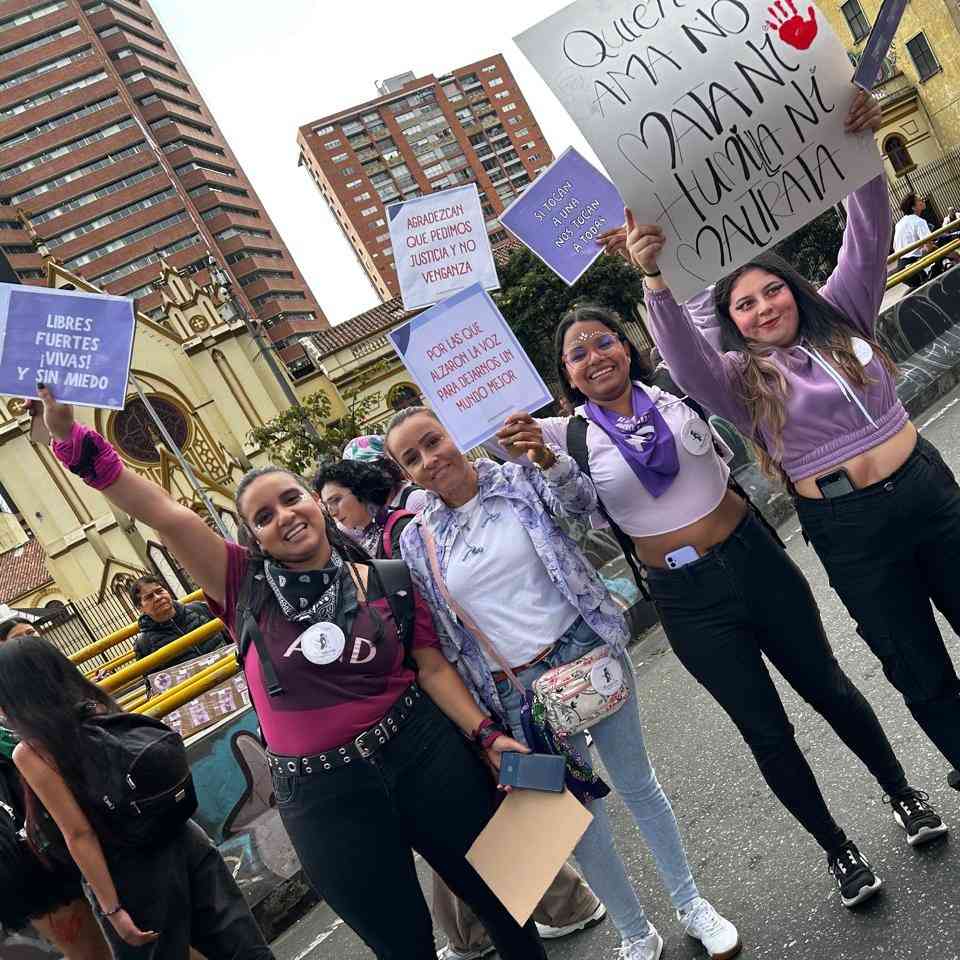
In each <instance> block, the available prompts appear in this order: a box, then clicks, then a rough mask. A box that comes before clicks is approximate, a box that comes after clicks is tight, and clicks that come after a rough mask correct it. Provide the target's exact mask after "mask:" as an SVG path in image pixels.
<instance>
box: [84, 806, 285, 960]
mask: <svg viewBox="0 0 960 960" xmlns="http://www.w3.org/2000/svg"><path fill="white" fill-rule="evenodd" d="M106 857H107V864H108V866H109V867H110V873H111V876H112V877H113V882H114V885H115V886H116V888H117V895H118V896H119V898H120V902H121V903H122V904H123V906H124V908H125V909H126V911H127V913H129V914H130V916H131V918H132V919H133V922H134V923H135V924H136V925H137V926H138V927H139V928H140V929H141V930H155V931H156V932H157V933H159V934H160V939H159V940H157V941H156V942H155V943H151V944H147V945H146V946H144V947H131V946H128V945H127V944H126V943H124V942H123V941H122V940H121V939H120V937H119V936H118V935H117V932H116V931H115V930H114V929H113V925H112V924H111V923H110V920H109V919H108V918H106V917H104V916H102V914H101V911H100V905H99V904H98V903H97V898H96V897H95V896H94V895H93V893H92V891H91V890H90V888H89V887H88V886H87V885H86V884H85V885H84V892H85V893H86V894H87V898H88V899H89V900H90V903H91V905H92V906H93V909H94V913H95V914H96V917H97V920H98V922H99V923H100V926H101V927H102V928H103V932H104V935H105V936H106V938H107V942H108V943H109V945H110V949H111V951H112V952H113V956H114V960H185V958H186V957H187V955H188V953H189V948H190V947H191V946H194V947H196V948H197V950H199V951H200V952H201V953H202V954H203V955H204V956H205V957H206V958H207V960H273V953H272V952H271V950H270V948H269V947H268V946H267V944H266V941H265V940H264V939H263V934H261V933H260V928H259V927H258V926H257V922H256V920H254V919H253V914H252V913H251V912H250V908H249V907H248V906H247V901H246V900H244V898H243V894H242V893H241V892H240V888H239V887H238V886H237V883H236V881H235V880H234V879H233V874H232V873H231V872H230V868H229V867H228V866H227V865H226V863H224V861H223V857H222V856H220V851H219V850H217V848H216V847H215V846H214V845H213V843H212V842H211V840H210V838H209V837H208V836H207V835H206V833H204V832H203V830H202V829H201V828H200V827H198V826H197V825H196V824H195V823H194V822H193V821H192V820H190V821H188V822H187V823H186V824H185V826H184V827H183V829H182V830H181V831H180V833H179V834H178V835H177V836H176V837H174V838H173V839H172V840H171V841H170V842H169V843H167V844H164V845H163V846H162V847H150V848H149V849H145V850H136V851H130V852H107V853H106Z"/></svg>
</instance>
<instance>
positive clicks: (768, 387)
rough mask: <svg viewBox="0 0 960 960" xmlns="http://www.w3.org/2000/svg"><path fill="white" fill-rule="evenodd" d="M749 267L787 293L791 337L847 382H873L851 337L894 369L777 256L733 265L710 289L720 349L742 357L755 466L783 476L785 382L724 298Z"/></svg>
mask: <svg viewBox="0 0 960 960" xmlns="http://www.w3.org/2000/svg"><path fill="white" fill-rule="evenodd" d="M749 270H764V271H766V272H767V273H772V274H773V275H774V276H776V277H779V278H780V279H781V280H782V281H783V282H784V283H785V284H786V285H787V286H788V287H789V288H790V292H791V293H792V294H793V298H794V300H795V301H796V304H797V316H798V317H799V320H800V323H799V326H798V328H797V339H798V340H804V341H806V342H807V343H809V344H810V345H811V346H812V347H814V348H816V350H817V351H819V352H820V353H823V354H825V355H826V356H828V357H832V358H833V359H834V361H835V362H836V364H837V366H838V367H839V368H840V371H841V372H842V373H843V375H844V377H845V378H846V379H847V381H848V382H849V383H851V384H853V385H855V386H857V387H860V388H861V389H864V388H866V387H867V385H868V384H870V383H871V382H873V381H872V380H871V378H870V377H868V376H867V373H866V371H865V370H864V367H863V365H862V364H861V363H860V361H859V360H858V359H857V356H856V354H855V353H854V352H853V343H852V338H853V336H854V335H856V336H858V337H859V338H860V339H861V340H865V341H866V342H867V343H869V344H870V346H871V347H872V349H873V352H874V355H875V356H876V357H878V358H879V360H880V362H881V363H882V364H883V366H884V367H885V368H886V369H887V370H888V371H889V372H890V374H891V375H893V376H896V373H897V368H896V366H895V365H894V363H893V361H892V360H891V359H890V357H889V355H888V354H887V353H886V352H885V351H884V350H883V348H882V347H881V346H880V344H879V343H877V342H876V341H875V340H874V339H872V338H871V337H866V336H864V335H863V334H862V333H860V331H858V330H857V329H856V328H855V327H854V325H853V323H852V322H851V321H850V319H849V318H848V317H847V315H846V314H845V313H843V311H841V310H838V309H837V308H836V307H835V306H834V305H833V304H832V303H830V301H829V300H827V299H825V298H824V297H822V296H821V295H820V294H819V292H818V291H817V288H816V287H814V285H813V284H812V283H810V281H809V280H807V278H806V277H804V276H803V275H801V274H800V273H798V272H797V271H796V270H794V269H793V267H791V266H790V264H788V263H787V262H786V261H785V260H784V259H783V258H782V257H779V256H777V254H775V253H772V252H767V253H762V254H760V256H758V257H755V258H754V259H753V260H750V261H749V262H748V263H745V264H744V265H743V266H742V267H738V268H737V269H736V270H734V271H733V272H732V273H730V274H728V275H727V276H726V277H724V278H723V279H722V280H720V281H718V282H717V285H716V286H715V287H714V290H713V303H714V308H715V309H716V312H717V317H718V319H719V321H720V332H721V347H722V349H724V350H727V351H736V352H738V353H740V354H742V355H743V358H744V363H743V366H742V367H741V370H740V383H739V389H740V399H741V400H742V401H743V402H744V403H745V404H746V405H747V408H748V409H749V410H750V420H751V423H750V426H751V432H752V434H753V437H754V438H755V439H754V446H755V447H756V449H757V458H758V460H759V462H760V466H761V467H762V468H763V470H764V472H765V473H766V474H767V475H768V476H772V477H774V478H776V479H780V480H785V479H786V476H785V474H784V471H783V468H782V467H781V466H780V460H781V459H782V456H783V430H784V427H785V426H786V419H787V414H786V401H787V392H788V387H787V381H786V378H785V377H784V375H783V373H782V372H781V371H780V369H779V367H777V365H776V364H775V363H774V362H773V360H772V359H771V358H770V353H771V352H772V351H771V350H770V349H769V348H765V347H764V346H763V345H761V344H756V343H753V342H752V341H749V340H747V339H746V338H745V337H744V335H743V334H742V333H741V332H740V329H739V328H738V327H737V325H736V323H734V321H733V318H732V317H731V316H730V300H731V296H732V294H733V288H734V286H735V285H736V283H737V281H738V280H739V279H740V278H741V277H742V276H743V275H744V274H745V273H747V271H749ZM761 427H764V428H765V429H766V430H767V432H768V434H770V435H772V436H773V437H774V443H773V447H772V449H767V448H766V447H765V446H764V445H763V444H762V442H758V441H757V440H756V438H758V437H760V428H761Z"/></svg>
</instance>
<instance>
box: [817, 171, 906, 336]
mask: <svg viewBox="0 0 960 960" xmlns="http://www.w3.org/2000/svg"><path fill="white" fill-rule="evenodd" d="M892 223H893V217H892V215H891V213H890V196H889V194H888V192H887V181H886V178H885V177H884V176H883V174H880V176H878V177H874V178H873V180H871V181H870V182H869V183H865V184H864V185H863V186H862V187H860V189H859V190H856V191H854V192H853V193H852V194H850V196H849V197H848V198H847V225H846V227H845V228H844V231H843V245H842V246H841V247H840V253H839V254H838V255H837V266H836V269H835V270H834V271H833V273H831V274H830V278H829V279H828V280H827V282H826V283H825V284H824V285H823V286H822V287H821V288H820V293H821V295H822V296H823V297H825V298H826V299H827V300H829V301H830V302H831V303H832V304H833V305H834V306H835V307H837V309H838V310H840V311H841V312H842V313H843V314H844V315H845V316H846V317H848V318H849V319H850V322H851V323H853V324H854V326H856V328H857V329H858V330H859V331H860V332H861V333H863V334H866V336H868V337H872V336H873V334H874V330H875V329H876V325H877V314H878V313H879V312H880V305H881V304H882V303H883V294H884V292H885V290H886V288H887V253H888V251H889V249H890V231H891V228H892Z"/></svg>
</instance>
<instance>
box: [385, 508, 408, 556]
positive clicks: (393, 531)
mask: <svg viewBox="0 0 960 960" xmlns="http://www.w3.org/2000/svg"><path fill="white" fill-rule="evenodd" d="M415 516H416V514H415V513H413V512H412V511H410V510H404V509H402V508H401V507H397V508H395V509H394V510H391V511H390V515H389V516H388V517H387V522H386V523H385V524H384V525H383V535H382V536H381V538H380V552H381V553H382V554H383V556H382V557H378V558H377V559H386V560H393V559H394V554H395V547H396V545H397V542H398V541H399V539H400V534H401V533H403V531H404V530H405V529H406V526H407V524H408V523H409V522H410V521H411V520H412V519H413V518H414V517H415Z"/></svg>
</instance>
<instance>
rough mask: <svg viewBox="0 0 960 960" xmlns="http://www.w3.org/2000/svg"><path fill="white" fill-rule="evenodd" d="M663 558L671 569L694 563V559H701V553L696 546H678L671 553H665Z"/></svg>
mask: <svg viewBox="0 0 960 960" xmlns="http://www.w3.org/2000/svg"><path fill="white" fill-rule="evenodd" d="M663 559H664V560H665V561H666V563H667V566H668V567H669V568H670V569H671V570H676V569H678V568H679V567H685V566H686V565H687V564H688V563H693V562H694V560H699V559H700V554H699V553H697V548H696V547H678V548H677V549H676V550H673V551H671V552H670V553H665V554H664V555H663Z"/></svg>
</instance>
